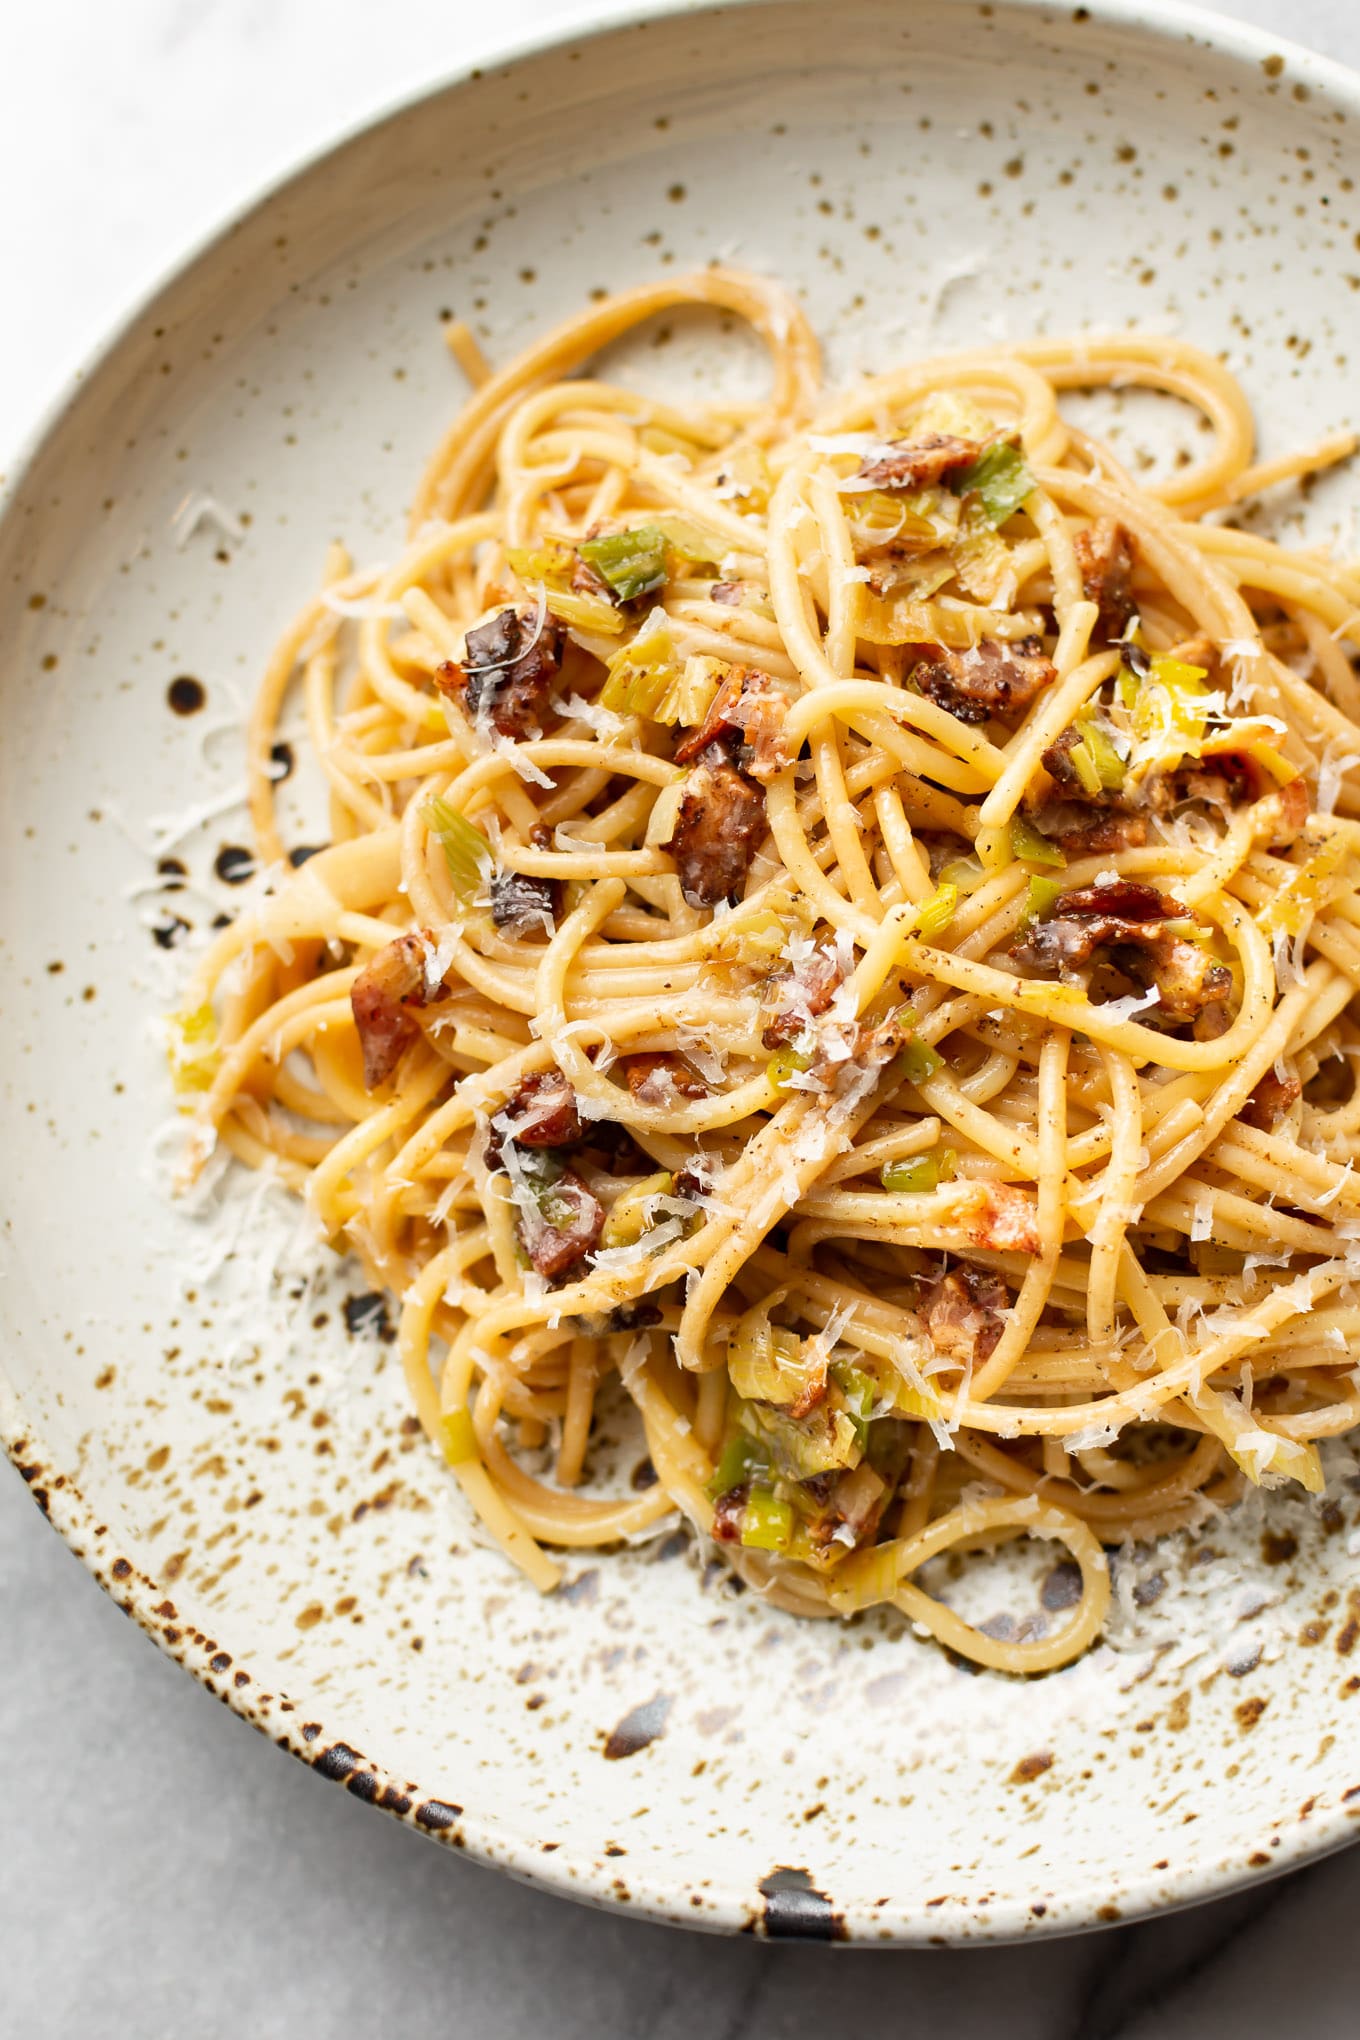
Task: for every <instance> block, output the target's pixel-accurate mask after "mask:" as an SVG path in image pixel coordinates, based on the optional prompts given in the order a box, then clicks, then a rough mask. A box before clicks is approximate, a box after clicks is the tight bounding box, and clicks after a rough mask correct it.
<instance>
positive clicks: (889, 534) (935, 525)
mask: <svg viewBox="0 0 1360 2040" xmlns="http://www.w3.org/2000/svg"><path fill="white" fill-rule="evenodd" d="M850 504H851V509H850V526H851V532H852V535H853V537H854V539H855V543H856V546H857V547H858V548H859V549H861V550H863V551H865V552H873V551H875V550H876V549H877V548H878V547H881V546H886V545H899V546H902V547H905V548H906V549H907V550H908V551H912V552H933V551H935V550H936V548H938V547H940V546H947V545H949V544H950V543H951V542H952V540H953V539H954V537H955V535H956V534H957V532H958V528H959V517H960V504H959V499H958V497H957V496H952V495H950V494H949V492H948V490H946V489H907V490H902V491H889V490H887V489H868V490H866V491H865V493H864V494H863V495H861V496H853V497H851V498H850Z"/></svg>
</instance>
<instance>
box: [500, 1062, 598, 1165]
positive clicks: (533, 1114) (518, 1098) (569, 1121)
mask: <svg viewBox="0 0 1360 2040" xmlns="http://www.w3.org/2000/svg"><path fill="white" fill-rule="evenodd" d="M496 1119H497V1122H498V1126H499V1130H500V1132H501V1133H502V1134H503V1135H508V1136H509V1137H510V1138H511V1139H512V1140H513V1141H514V1143H515V1146H516V1147H527V1148H558V1147H575V1145H576V1143H577V1141H578V1140H580V1138H581V1135H582V1134H583V1132H584V1131H585V1128H584V1126H583V1124H582V1120H581V1115H580V1113H579V1112H578V1111H577V1109H576V1093H575V1092H574V1091H573V1090H572V1088H571V1085H570V1084H569V1083H568V1082H567V1080H566V1078H565V1077H564V1076H563V1074H562V1072H561V1070H556V1069H552V1070H535V1071H533V1073H532V1074H531V1075H529V1076H527V1077H524V1078H522V1079H521V1080H520V1083H519V1086H518V1088H517V1089H516V1091H515V1092H514V1094H513V1096H512V1097H511V1098H510V1099H509V1100H508V1102H507V1104H506V1106H505V1110H504V1112H503V1113H499V1112H498V1113H497V1115H496Z"/></svg>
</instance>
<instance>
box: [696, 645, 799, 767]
mask: <svg viewBox="0 0 1360 2040" xmlns="http://www.w3.org/2000/svg"><path fill="white" fill-rule="evenodd" d="M788 712H789V705H788V702H787V701H786V700H785V698H784V695H783V694H782V693H781V691H780V689H779V688H778V687H777V686H776V685H775V683H774V681H773V680H772V679H771V678H770V676H769V674H768V673H762V672H761V671H760V670H759V668H758V667H756V666H734V667H733V668H732V671H731V672H730V673H729V674H728V676H727V678H726V679H725V680H724V681H723V683H722V686H721V687H720V688H719V689H718V691H717V693H716V694H715V695H714V697H713V705H712V707H711V708H710V709H709V711H708V714H707V715H706V716H705V717H704V720H703V722H702V724H701V725H700V727H699V728H698V729H697V730H691V731H690V733H689V735H688V736H687V737H684V738H682V740H681V741H680V743H678V744H677V745H676V747H675V762H676V764H677V765H688V764H689V763H690V762H691V761H692V760H693V759H695V758H697V757H699V755H700V754H701V753H702V752H704V751H706V750H707V749H708V748H709V746H710V745H712V744H721V745H722V746H723V747H724V749H725V750H726V751H727V753H728V755H729V757H730V758H731V762H732V763H733V764H734V765H735V764H740V766H741V769H742V770H743V772H746V773H748V774H749V775H750V777H751V778H752V779H758V780H759V781H760V782H761V784H762V785H763V786H764V785H768V784H769V782H770V780H772V779H773V778H774V777H775V776H776V774H778V773H780V772H782V771H784V769H785V767H786V766H787V765H788V764H789V762H790V761H789V754H788V750H787V747H786V745H785V743H784V719H785V717H786V716H787V714H788ZM739 747H740V748H739Z"/></svg>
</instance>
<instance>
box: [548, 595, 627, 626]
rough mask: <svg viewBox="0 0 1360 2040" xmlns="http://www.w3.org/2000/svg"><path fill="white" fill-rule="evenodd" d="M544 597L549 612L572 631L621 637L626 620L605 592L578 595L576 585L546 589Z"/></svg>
mask: <svg viewBox="0 0 1360 2040" xmlns="http://www.w3.org/2000/svg"><path fill="white" fill-rule="evenodd" d="M543 600H544V602H545V603H546V604H547V608H548V614H549V615H550V616H555V617H556V618H557V621H558V622H559V623H565V625H566V626H567V629H568V630H585V631H591V632H593V633H594V634H595V635H596V636H597V637H617V636H618V635H619V632H620V631H621V630H622V629H623V624H624V619H623V618H622V616H620V614H619V612H618V610H617V609H616V608H615V607H614V605H613V603H612V602H609V601H606V599H605V597H604V596H603V595H578V594H577V593H576V592H575V590H574V589H572V588H545V589H544V591H543Z"/></svg>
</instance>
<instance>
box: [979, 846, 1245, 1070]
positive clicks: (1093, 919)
mask: <svg viewBox="0 0 1360 2040" xmlns="http://www.w3.org/2000/svg"><path fill="white" fill-rule="evenodd" d="M1058 906H1059V909H1060V911H1059V912H1056V913H1055V914H1053V915H1052V916H1051V917H1050V918H1049V919H1047V920H1042V921H1036V922H1034V923H1033V925H1032V926H1031V927H1030V929H1029V932H1028V933H1027V934H1026V935H1025V936H1024V938H1023V939H1022V940H1021V941H1019V942H1016V943H1013V944H1012V946H1011V952H1010V953H1011V955H1012V956H1013V957H1014V958H1015V960H1016V962H1017V963H1022V964H1024V965H1026V966H1027V967H1028V968H1029V969H1032V970H1038V971H1042V972H1044V973H1045V974H1047V975H1058V976H1062V977H1070V976H1071V975H1072V974H1073V973H1074V972H1076V971H1077V970H1078V969H1080V968H1081V967H1082V966H1083V965H1085V964H1089V963H1090V962H1091V960H1092V958H1093V957H1094V955H1095V953H1096V951H1097V950H1099V949H1108V950H1109V951H1111V952H1112V961H1113V962H1114V963H1115V965H1116V967H1117V968H1118V969H1119V970H1121V971H1123V973H1124V974H1125V976H1126V977H1129V978H1131V979H1132V980H1133V982H1134V983H1135V984H1138V985H1142V986H1146V985H1148V984H1149V983H1151V984H1153V985H1155V986H1156V988H1157V992H1158V996H1159V1000H1160V1012H1161V1016H1162V1017H1163V1018H1165V1019H1168V1020H1170V1021H1172V1022H1173V1023H1174V1022H1180V1021H1183V1020H1194V1021H1195V1022H1197V1023H1202V1031H1203V1032H1204V1033H1205V1034H1206V1035H1208V1034H1215V1033H1221V1032H1222V1024H1221V1023H1222V1022H1224V1021H1225V1020H1226V1005H1225V1001H1226V999H1227V995H1228V993H1229V992H1230V990H1231V989H1232V973H1231V971H1229V970H1228V969H1227V967H1226V966H1225V965H1224V964H1221V963H1218V962H1216V961H1215V960H1214V958H1213V956H1212V955H1211V954H1210V953H1209V951H1208V950H1206V949H1202V948H1201V947H1200V945H1199V944H1198V943H1197V942H1187V941H1184V940H1183V939H1182V938H1181V937H1179V936H1177V935H1173V934H1170V933H1168V931H1167V929H1166V927H1165V926H1164V925H1163V924H1164V923H1165V922H1167V921H1175V920H1181V919H1184V916H1185V910H1184V908H1183V907H1182V906H1181V905H1180V903H1179V902H1178V901H1176V900H1173V899H1170V898H1169V897H1168V896H1167V894H1165V893H1162V892H1158V890H1157V888H1156V887H1155V886H1150V885H1142V884H1140V883H1138V881H1136V880H1134V879H1117V880H1116V881H1115V882H1114V884H1112V885H1088V886H1083V887H1081V888H1080V889H1079V890H1076V891H1073V892H1068V893H1064V894H1063V895H1062V897H1061V899H1060V900H1059V902H1058Z"/></svg>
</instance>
